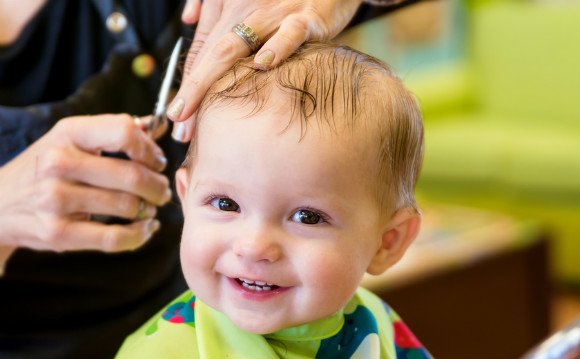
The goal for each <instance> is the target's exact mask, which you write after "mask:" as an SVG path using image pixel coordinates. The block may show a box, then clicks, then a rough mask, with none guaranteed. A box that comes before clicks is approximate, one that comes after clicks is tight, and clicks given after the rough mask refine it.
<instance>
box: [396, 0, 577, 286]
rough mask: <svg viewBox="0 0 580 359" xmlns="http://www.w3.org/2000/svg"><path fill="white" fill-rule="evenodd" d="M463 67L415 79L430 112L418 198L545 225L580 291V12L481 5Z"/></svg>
mask: <svg viewBox="0 0 580 359" xmlns="http://www.w3.org/2000/svg"><path fill="white" fill-rule="evenodd" d="M467 25H468V26H467V27H468V28H467V30H466V31H467V33H466V36H465V37H466V41H467V48H468V50H467V53H468V54H467V56H466V58H465V61H463V62H462V63H461V64H459V65H458V64H453V65H452V66H449V67H448V68H447V69H445V68H441V67H437V68H436V69H430V70H426V71H421V72H417V73H413V74H411V75H410V76H408V77H407V78H405V81H406V83H407V85H408V86H409V87H410V88H411V89H412V90H413V91H414V92H415V94H416V95H417V97H418V99H419V102H420V103H421V106H422V108H423V111H424V117H425V136H426V152H425V162H424V166H423V172H422V177H421V179H420V183H419V188H418V192H419V194H420V196H422V197H424V198H425V199H427V200H433V201H439V202H441V201H442V202H450V203H457V204H466V205H471V206H473V205H476V206H479V207H484V208H489V209H494V210H500V211H504V212H508V213H512V214H514V215H516V216H521V217H526V218H535V219H537V220H539V221H541V222H542V223H544V224H545V225H546V226H547V228H548V229H550V230H551V234H552V236H553V239H554V240H553V246H552V252H553V253H552V259H553V261H552V263H553V265H554V273H555V275H556V278H557V279H559V280H561V281H564V282H573V283H576V284H580V5H570V4H568V5H564V3H563V2H560V3H559V4H558V3H556V4H551V2H550V1H543V2H541V1H534V2H531V1H530V2H527V1H526V2H523V1H517V2H515V1H487V2H486V1H479V2H476V3H472V4H471V6H470V7H469V10H468V16H467Z"/></svg>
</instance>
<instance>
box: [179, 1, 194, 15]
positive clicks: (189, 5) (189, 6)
mask: <svg viewBox="0 0 580 359" xmlns="http://www.w3.org/2000/svg"><path fill="white" fill-rule="evenodd" d="M192 12H193V2H192V1H188V2H187V3H186V4H185V8H184V9H183V14H182V15H181V16H183V17H190V16H191V13H192Z"/></svg>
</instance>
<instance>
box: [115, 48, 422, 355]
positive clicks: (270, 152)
mask: <svg viewBox="0 0 580 359" xmlns="http://www.w3.org/2000/svg"><path fill="white" fill-rule="evenodd" d="M422 153H423V127H422V120H421V114H420V111H419V108H418V107H417V104H416V102H415V99H414V97H413V96H412V95H411V94H410V93H409V92H408V91H407V90H406V89H405V88H404V86H403V84H402V83H401V81H400V80H399V79H398V78H397V77H395V76H394V75H393V73H392V72H391V71H390V70H389V69H388V68H387V67H386V66H385V65H384V64H383V63H381V62H380V61H378V60H376V59H374V58H372V57H370V56H368V55H365V54H362V53H359V52H357V51H355V50H352V49H350V48H347V47H343V46H337V45H333V44H322V43H310V44H306V45H304V46H302V47H301V48H300V49H299V50H298V51H297V52H296V53H295V54H294V55H293V56H291V57H290V58H289V59H288V60H287V61H286V62H285V63H283V64H282V65H281V66H280V67H278V68H276V69H273V70H271V71H268V72H261V71H258V70H255V69H253V68H252V67H251V59H250V58H248V59H245V60H242V61H241V62H240V63H239V64H238V65H237V66H236V67H235V68H234V69H233V70H232V71H230V72H229V73H227V74H226V75H225V76H224V77H223V78H222V79H221V80H220V81H218V82H217V83H216V84H215V85H214V86H213V87H212V89H211V90H210V92H208V94H207V95H206V98H205V99H204V102H203V104H202V106H201V108H200V111H199V113H198V120H197V128H196V134H195V138H194V140H193V141H192V144H191V146H190V150H189V153H188V156H187V159H186V161H185V163H184V166H183V167H182V168H180V169H179V170H178V172H177V177H176V179H177V191H178V194H179V197H180V199H181V202H182V205H183V212H184V217H185V224H184V228H183V235H182V241H181V263H182V269H183V273H184V275H185V278H186V280H187V283H188V284H189V287H190V289H191V291H188V292H186V293H185V294H183V295H182V296H180V297H179V298H177V299H176V300H175V301H174V302H173V303H172V304H170V305H169V306H168V307H167V308H166V309H165V310H163V311H162V312H161V313H159V315H157V316H155V317H154V318H152V319H151V320H150V321H149V322H147V323H146V324H145V325H144V326H143V327H142V328H141V329H139V330H138V331H137V332H136V333H134V334H133V335H131V336H130V337H129V338H128V339H127V340H126V341H125V343H124V345H123V347H122V348H121V351H120V352H119V354H118V358H182V357H183V358H212V359H213V358H252V359H259V358H276V357H284V358H351V357H356V358H406V357H413V358H430V355H429V354H428V352H427V351H426V350H425V349H423V348H422V346H421V344H420V343H419V342H418V341H417V340H416V339H415V337H414V336H413V335H412V334H411V332H410V331H409V330H408V329H407V327H406V326H405V325H404V323H402V322H401V321H400V318H398V316H397V315H396V313H395V312H393V311H392V310H391V309H390V308H389V307H388V306H387V305H386V304H384V303H383V302H382V301H381V300H380V299H379V298H378V297H376V296H375V295H373V294H371V293H370V292H368V291H366V290H364V289H362V288H359V284H360V282H361V279H362V277H363V275H364V274H365V273H367V272H368V273H370V274H374V275H378V274H381V273H383V272H384V271H385V270H386V269H387V268H389V267H390V266H392V265H393V264H395V263H396V262H397V261H398V260H399V259H400V258H401V256H402V255H403V254H404V253H405V251H406V249H407V248H408V247H409V245H410V244H411V242H412V241H413V240H414V238H415V237H416V235H417V232H418V231H419V226H420V222H421V217H420V214H419V211H418V209H417V204H416V202H415V198H414V187H415V182H416V180H417V176H418V174H419V170H420V167H421V160H422Z"/></svg>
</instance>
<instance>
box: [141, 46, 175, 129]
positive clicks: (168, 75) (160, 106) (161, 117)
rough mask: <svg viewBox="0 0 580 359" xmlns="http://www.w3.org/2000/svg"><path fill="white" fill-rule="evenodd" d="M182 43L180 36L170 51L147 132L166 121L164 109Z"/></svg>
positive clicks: (165, 108)
mask: <svg viewBox="0 0 580 359" xmlns="http://www.w3.org/2000/svg"><path fill="white" fill-rule="evenodd" d="M182 43H183V38H182V37H180V38H179V39H178V40H177V42H176V43H175V46H174V47H173V51H172V52H171V57H170V58H169V64H168V65H167V70H166V71H165V75H164V76H163V80H162V82H161V88H160V89H159V94H158V95H157V103H156V104H155V108H154V109H153V117H152V119H151V122H150V123H149V124H148V125H147V132H148V133H149V134H151V133H154V132H155V130H157V129H158V128H159V126H161V124H163V122H164V121H166V115H165V111H166V110H167V105H168V102H169V101H168V100H169V91H170V90H171V85H172V84H173V79H174V77H175V72H176V71H177V63H178V61H179V55H180V54H181V46H182Z"/></svg>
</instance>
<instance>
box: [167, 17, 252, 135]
mask: <svg viewBox="0 0 580 359" xmlns="http://www.w3.org/2000/svg"><path fill="white" fill-rule="evenodd" d="M247 25H249V26H251V27H252V28H253V29H254V30H255V31H256V32H257V33H258V36H260V35H259V34H260V32H259V31H260V29H261V27H260V26H259V25H258V24H252V23H248V24H247ZM249 54H250V49H249V47H248V45H247V44H246V43H245V42H244V40H242V39H241V38H240V37H239V36H238V35H236V34H235V33H233V32H227V33H226V34H224V35H223V36H221V37H220V38H219V40H217V42H216V43H215V45H213V46H211V47H210V48H209V49H208V51H207V52H205V53H203V54H202V55H201V57H200V58H199V63H197V64H196V65H194V66H195V67H194V71H191V72H190V73H189V75H188V76H186V78H185V79H184V82H183V84H182V85H181V87H180V89H179V92H178V93H177V95H176V96H175V99H174V100H173V102H172V104H171V106H170V109H169V111H168V115H169V117H170V119H172V120H173V121H183V120H186V119H188V118H189V117H191V116H192V115H193V113H194V111H195V110H197V108H198V106H199V104H200V103H201V100H202V99H203V96H204V95H205V93H206V92H207V90H208V89H209V88H210V86H211V85H212V84H213V83H214V82H215V81H216V80H217V79H219V78H220V77H221V76H222V75H223V74H224V73H225V72H226V71H227V70H229V69H230V68H231V67H232V66H233V65H234V63H235V62H236V60H238V59H240V58H242V57H245V56H247V55H249ZM196 61H198V60H197V59H196ZM185 99H187V102H186V101H185ZM189 121H190V120H189ZM187 126H189V127H187V128H186V129H188V130H185V129H184V130H182V131H180V130H179V127H175V128H174V130H173V133H172V136H173V138H174V139H175V140H177V141H181V142H187V141H189V140H190V139H191V137H187V135H190V134H191V129H192V127H191V126H193V124H188V125H187ZM180 135H182V136H184V137H180Z"/></svg>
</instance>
